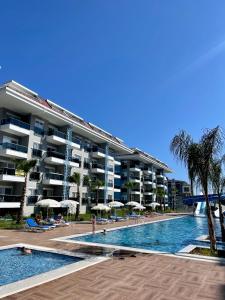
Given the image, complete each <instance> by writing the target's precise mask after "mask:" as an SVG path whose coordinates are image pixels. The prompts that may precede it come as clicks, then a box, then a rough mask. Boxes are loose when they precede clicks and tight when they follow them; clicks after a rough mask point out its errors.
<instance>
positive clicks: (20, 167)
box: [15, 159, 37, 224]
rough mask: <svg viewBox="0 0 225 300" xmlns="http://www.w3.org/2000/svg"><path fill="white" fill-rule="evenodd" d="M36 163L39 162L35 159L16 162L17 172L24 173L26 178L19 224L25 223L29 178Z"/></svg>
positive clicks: (18, 219)
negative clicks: (24, 215) (24, 213)
mask: <svg viewBox="0 0 225 300" xmlns="http://www.w3.org/2000/svg"><path fill="white" fill-rule="evenodd" d="M36 163H37V161H36V160H35V159H33V160H17V161H16V162H15V164H16V170H17V171H19V172H23V174H24V177H25V181H24V186H23V192H22V197H21V200H20V209H19V213H18V217H17V223H18V224H21V223H22V222H23V209H24V203H25V200H26V190H27V182H28V177H29V174H30V171H31V170H32V169H33V168H34V167H35V166H36Z"/></svg>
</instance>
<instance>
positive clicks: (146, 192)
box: [144, 191, 153, 196]
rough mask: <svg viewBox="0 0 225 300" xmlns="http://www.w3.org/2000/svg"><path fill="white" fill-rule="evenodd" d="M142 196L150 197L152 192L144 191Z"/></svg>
mask: <svg viewBox="0 0 225 300" xmlns="http://www.w3.org/2000/svg"><path fill="white" fill-rule="evenodd" d="M144 195H146V196H151V195H153V193H152V191H145V192H144Z"/></svg>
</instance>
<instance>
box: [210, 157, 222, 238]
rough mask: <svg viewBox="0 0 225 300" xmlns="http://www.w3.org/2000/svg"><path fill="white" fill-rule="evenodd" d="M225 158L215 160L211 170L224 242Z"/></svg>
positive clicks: (211, 179)
mask: <svg viewBox="0 0 225 300" xmlns="http://www.w3.org/2000/svg"><path fill="white" fill-rule="evenodd" d="M224 160H225V157H224V156H223V157H222V158H221V159H215V160H213V162H212V164H211V170H210V181H211V183H212V187H213V190H215V193H216V194H217V196H218V205H219V216H220V217H219V218H220V229H221V237H222V241H223V242H225V225H224V217H223V210H222V204H221V194H222V192H223V188H224V186H225V178H224V176H223V170H222V164H223V162H224Z"/></svg>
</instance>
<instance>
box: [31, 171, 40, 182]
mask: <svg viewBox="0 0 225 300" xmlns="http://www.w3.org/2000/svg"><path fill="white" fill-rule="evenodd" d="M30 180H37V181H39V180H40V173H39V172H32V173H31V174H30Z"/></svg>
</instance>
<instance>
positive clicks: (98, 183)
mask: <svg viewBox="0 0 225 300" xmlns="http://www.w3.org/2000/svg"><path fill="white" fill-rule="evenodd" d="M104 185H105V183H104V181H102V180H100V179H96V180H94V181H92V183H91V187H92V190H94V191H95V192H96V199H95V200H96V205H98V201H99V191H100V189H101V187H103V186H104Z"/></svg>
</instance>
